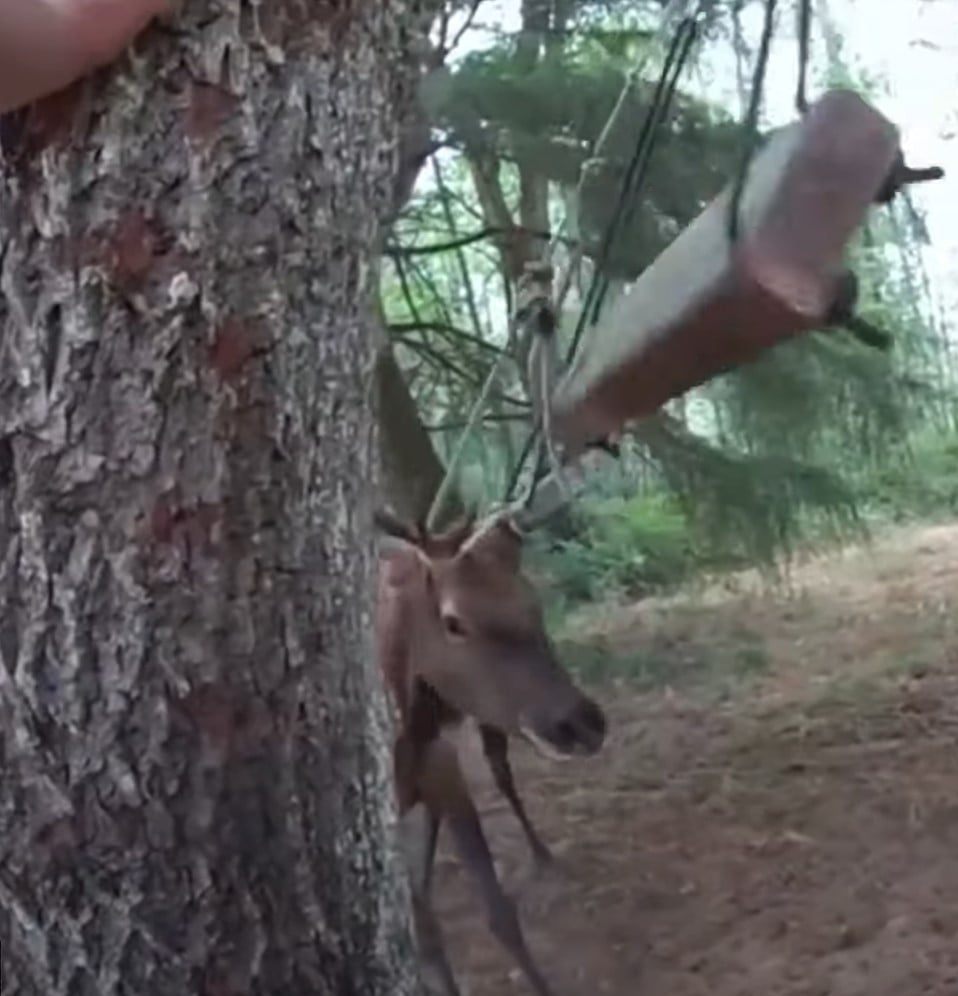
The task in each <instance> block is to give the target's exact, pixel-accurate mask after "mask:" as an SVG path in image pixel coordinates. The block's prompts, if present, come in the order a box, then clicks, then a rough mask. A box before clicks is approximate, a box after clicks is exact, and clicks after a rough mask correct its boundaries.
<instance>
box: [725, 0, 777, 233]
mask: <svg viewBox="0 0 958 996" xmlns="http://www.w3.org/2000/svg"><path fill="white" fill-rule="evenodd" d="M775 2H776V0H765V24H764V25H763V27H762V40H761V43H760V44H759V49H758V58H757V59H756V61H755V72H754V74H753V76H752V92H751V94H750V95H749V103H748V111H747V112H746V115H745V129H744V130H745V135H746V137H745V152H744V154H743V156H742V161H741V163H740V165H739V169H738V173H737V175H736V177H735V186H734V187H733V188H732V196H731V198H730V199H729V206H728V238H729V241H730V242H735V241H736V240H737V239H738V233H739V221H740V219H739V210H740V207H741V202H742V192H743V190H744V189H745V179H746V177H747V176H748V168H749V165H750V164H751V161H752V153H753V151H754V148H755V135H756V132H757V131H758V112H759V108H760V107H761V105H762V91H763V90H764V87H765V71H766V69H767V68H768V53H769V49H770V48H771V46H772V31H773V28H774V25H775Z"/></svg>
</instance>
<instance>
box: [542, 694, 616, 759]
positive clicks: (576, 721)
mask: <svg viewBox="0 0 958 996" xmlns="http://www.w3.org/2000/svg"><path fill="white" fill-rule="evenodd" d="M607 728H608V723H607V721H606V718H605V713H604V712H603V711H602V709H601V708H600V707H599V705H598V704H597V703H595V702H593V701H592V699H590V698H586V697H585V696H582V697H581V698H580V699H579V700H578V701H577V702H576V704H575V705H574V706H573V708H572V709H571V711H570V712H569V713H567V714H566V715H565V716H564V717H563V718H562V719H560V720H559V722H558V723H556V725H555V728H554V730H553V734H552V740H553V742H554V743H555V745H556V746H557V747H558V748H559V749H560V750H564V751H566V752H568V753H569V754H585V755H589V754H595V753H597V752H598V750H599V748H600V747H601V746H602V744H603V743H604V742H605V734H606V730H607Z"/></svg>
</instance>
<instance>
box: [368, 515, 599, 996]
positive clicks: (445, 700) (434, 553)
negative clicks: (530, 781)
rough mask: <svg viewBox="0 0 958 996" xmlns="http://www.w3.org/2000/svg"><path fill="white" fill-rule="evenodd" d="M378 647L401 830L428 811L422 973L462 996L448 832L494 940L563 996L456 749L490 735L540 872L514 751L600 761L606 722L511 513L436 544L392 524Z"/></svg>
mask: <svg viewBox="0 0 958 996" xmlns="http://www.w3.org/2000/svg"><path fill="white" fill-rule="evenodd" d="M376 518H377V525H378V527H379V529H380V530H381V531H382V532H384V533H385V534H386V546H385V549H384V551H383V557H382V560H381V564H380V582H379V595H378V603H377V616H376V637H377V644H378V653H379V663H380V668H381V670H382V674H383V678H384V681H385V683H386V686H387V689H388V692H389V693H390V696H391V698H392V700H393V702H394V704H395V706H396V711H397V713H398V721H399V722H398V732H397V736H396V740H395V745H394V755H393V760H394V775H395V784H396V793H397V802H398V807H399V811H400V815H401V818H402V819H403V820H404V822H407V818H408V814H410V812H411V811H412V810H413V809H414V807H417V806H418V807H419V813H420V814H421V816H422V819H423V822H422V823H421V824H420V826H419V832H420V833H421V839H420V841H419V845H420V847H419V852H420V853H419V854H418V855H417V857H416V859H415V861H414V862H413V865H414V867H412V868H411V873H412V874H411V878H412V892H413V912H414V916H415V925H416V933H417V940H418V943H419V948H420V956H421V959H422V964H423V968H424V969H426V970H428V971H429V972H430V973H431V974H432V975H433V980H434V982H433V984H434V985H436V986H437V988H438V990H439V991H440V992H441V993H442V994H443V996H457V994H458V988H457V986H456V983H455V981H454V978H453V975H452V971H451V969H450V967H449V964H448V961H447V959H446V956H445V952H444V949H443V945H442V940H441V934H440V931H439V928H438V924H437V923H436V921H435V917H434V914H433V911H432V907H431V905H430V902H429V891H430V884H431V876H432V866H433V861H434V857H435V849H436V839H437V835H438V831H439V826H440V823H441V822H442V821H445V823H446V825H447V826H448V828H449V830H450V831H451V834H452V837H453V841H454V843H455V845H456V849H457V851H458V853H459V856H460V858H461V860H462V862H463V864H464V865H465V867H466V869H467V870H468V872H469V873H470V875H471V877H472V879H473V880H474V882H475V885H476V886H477V888H478V890H479V892H480V894H481V897H482V901H483V904H484V907H485V912H486V917H487V921H488V924H489V929H490V931H491V932H492V934H493V936H494V937H495V938H496V939H497V940H498V941H499V943H500V944H501V945H502V946H503V947H504V948H505V949H506V951H507V952H508V953H509V954H510V955H511V957H512V958H513V959H514V960H515V962H516V963H517V965H518V966H519V968H520V970H521V971H522V973H523V975H524V976H525V978H526V980H527V981H528V983H529V984H530V986H531V987H532V989H533V990H534V991H535V992H536V993H537V994H538V996H552V990H551V989H550V987H549V985H548V983H547V982H546V980H545V978H544V977H543V975H542V973H541V972H540V970H539V968H538V967H537V965H536V963H535V962H534V961H533V959H532V956H531V955H530V953H529V950H528V948H527V946H526V942H525V939H524V936H523V932H522V927H521V925H520V923H519V919H518V916H517V914H516V908H515V904H514V903H513V901H512V899H511V898H510V897H509V896H508V895H507V894H506V892H505V891H504V889H503V887H502V885H501V884H500V882H499V879H498V876H497V874H496V869H495V865H494V862H493V858H492V854H491V852H490V850H489V845H488V843H487V842H486V838H485V835H484V833H483V829H482V826H481V823H480V821H479V815H478V812H477V810H476V807H475V804H474V803H473V801H472V798H471V796H470V793H469V789H468V786H467V784H466V781H465V778H464V776H463V772H462V770H461V768H460V765H459V759H458V756H457V754H456V750H455V746H454V744H453V743H451V742H450V740H449V739H448V738H447V737H445V736H444V733H445V732H447V731H448V730H449V729H450V728H452V727H455V726H458V725H459V724H460V723H462V721H463V720H464V719H465V718H466V717H470V718H472V719H473V720H475V721H476V722H477V723H478V726H479V731H480V736H481V738H482V744H483V749H484V754H485V757H486V759H487V761H488V763H489V766H490V768H491V771H492V774H493V777H494V780H495V783H496V785H497V787H498V788H499V790H500V791H501V792H502V793H503V795H504V796H505V797H506V799H507V800H508V801H509V804H510V806H511V807H512V810H513V811H514V813H515V815H516V817H517V818H518V820H519V822H520V823H521V825H522V828H523V831H524V833H525V836H526V839H527V841H528V843H529V846H530V848H531V850H532V854H533V858H534V860H535V861H536V862H537V863H538V864H543V863H548V862H549V861H550V860H551V855H550V852H549V849H548V848H547V847H546V845H545V844H544V843H543V842H542V841H541V840H540V838H539V836H538V834H537V833H536V831H535V829H534V827H533V826H532V823H531V822H530V820H529V817H528V815H527V814H526V811H525V808H524V806H523V805H522V801H521V800H520V798H519V795H518V793H517V791H516V787H515V782H514V779H513V776H512V770H511V767H510V765H509V756H508V738H509V737H510V736H514V735H518V736H521V737H524V738H525V739H526V740H528V741H531V743H532V744H533V745H534V746H535V747H537V748H538V749H539V750H540V751H542V752H544V753H546V754H547V755H548V756H550V757H552V758H563V759H565V758H570V757H572V756H575V755H580V756H585V755H592V754H595V753H596V752H597V751H598V750H599V749H600V748H601V746H602V744H603V742H604V740H605V733H606V718H605V714H604V713H603V711H602V709H601V708H600V707H599V706H598V705H597V704H596V703H595V702H594V701H593V700H592V699H590V698H589V697H588V696H586V695H585V694H584V693H583V692H582V691H581V690H580V689H579V688H577V687H576V685H575V684H574V682H573V681H572V679H571V677H570V676H569V674H568V673H567V671H566V670H565V669H564V668H563V667H562V666H561V664H560V663H559V662H558V660H557V659H556V655H555V652H554V650H553V647H552V643H551V641H550V639H549V637H548V634H547V633H546V630H545V625H544V620H543V614H542V608H541V604H540V601H539V599H538V596H537V593H536V591H535V588H534V587H533V585H532V584H531V582H530V581H529V580H528V578H526V577H525V575H524V574H523V573H522V570H521V555H522V535H521V533H520V532H519V529H518V527H517V524H516V521H515V519H514V517H513V516H512V515H511V514H509V513H500V514H498V515H495V516H493V517H491V518H489V519H488V520H487V521H486V522H485V523H482V524H480V525H479V526H476V524H475V516H474V515H470V516H467V517H466V519H465V520H464V521H463V522H461V523H459V524H457V525H455V526H453V527H452V528H450V529H448V530H446V531H445V532H443V533H432V534H430V533H429V532H428V531H427V530H426V529H425V528H424V527H422V526H420V527H415V528H413V527H411V526H409V525H407V524H405V523H403V522H401V521H399V520H398V519H396V518H395V517H393V516H391V515H389V514H388V513H385V512H379V513H377V517H376Z"/></svg>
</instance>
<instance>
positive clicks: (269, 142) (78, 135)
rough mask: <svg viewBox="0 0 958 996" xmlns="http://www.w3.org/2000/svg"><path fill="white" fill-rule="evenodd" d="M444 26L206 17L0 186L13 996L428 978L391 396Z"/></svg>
mask: <svg viewBox="0 0 958 996" xmlns="http://www.w3.org/2000/svg"><path fill="white" fill-rule="evenodd" d="M422 17H423V11H422V4H418V5H417V4H416V3H414V2H413V0H378V2H376V0H364V2H363V3H358V2H353V3H351V2H346V3H337V4H331V3H318V4H297V3H293V2H290V0H287V2H282V3H281V2H276V3H270V4H259V5H248V4H244V3H241V2H240V0H218V2H215V3H199V2H194V3H190V4H188V5H187V10H186V12H185V13H184V14H183V15H182V16H181V17H180V18H179V20H178V23H177V25H176V33H175V34H174V33H173V32H170V31H169V30H167V31H166V32H165V33H161V32H160V31H157V32H154V33H153V34H152V35H151V36H150V37H149V38H148V40H147V41H146V42H145V43H144V44H142V45H141V46H139V47H140V49H141V51H140V52H139V53H138V54H136V55H135V57H134V58H132V59H131V60H130V61H129V62H128V63H127V64H126V65H125V67H123V71H122V72H117V73H112V74H106V78H105V79H99V80H96V81H92V82H91V81H87V82H85V83H83V84H81V85H78V86H76V87H73V88H71V89H70V90H69V91H68V92H67V93H65V94H62V95H60V96H58V97H57V98H54V99H51V100H49V101H45V102H44V103H43V104H42V105H40V106H38V107H36V108H34V109H33V110H32V111H31V113H30V114H29V115H28V118H27V121H26V123H25V125H24V126H23V128H22V129H21V133H20V136H19V141H18V143H17V148H16V149H15V150H14V158H13V161H11V160H10V159H9V158H8V160H7V163H6V165H5V167H4V169H5V172H4V174H3V181H2V183H0V266H2V272H0V288H2V294H3V296H2V298H0V948H2V952H3V955H2V957H3V980H2V987H3V992H4V993H11V994H14V993H16V994H18V996H34V994H35V996H56V994H70V996H74V994H75V996H80V994H86V993H91V994H92V993H98V994H121V993H122V994H130V996H132V994H144V996H145V994H149V996H164V994H175V996H187V994H197V996H227V994H228V996H254V994H256V996H260V994H262V996H268V994H277V996H279V994H283V996H291V994H296V996H314V994H330V996H333V994H335V996H345V994H383V996H385V994H405V993H412V992H414V991H416V986H417V979H416V973H415V970H414V965H413V959H412V957H411V950H412V949H411V943H410V934H409V930H408V923H407V902H406V899H407V896H406V885H405V879H404V876H403V874H402V871H401V866H400V864H399V861H398V848H397V847H396V840H395V834H394V831H395V811H394V803H393V793H392V786H391V778H390V767H389V765H388V754H387V737H388V735H389V727H388V717H387V712H386V710H385V708H384V700H383V694H382V688H381V683H380V678H379V674H378V670H377V668H376V663H375V659H374V656H373V653H372V649H371V639H370V637H371V633H370V608H371V604H370V590H371V585H370V581H371V574H372V570H373V559H372V555H371V554H372V549H371V542H372V541H371V530H370V527H369V523H370V512H371V499H372V494H371V488H370V486H369V485H370V482H371V481H374V479H375V465H376V460H375V446H374V443H375V440H374V432H373V422H372V413H371V406H370V404H369V401H370V396H371V392H372V370H373V361H374V351H375V342H374V337H373V335H372V322H373V321H374V318H373V315H372V311H371V300H372V298H371V295H372V293H373V291H374V288H373V287H372V286H371V282H370V275H371V274H372V273H373V272H374V270H375V268H374V267H371V266H370V263H371V260H372V256H373V253H374V252H375V248H376V245H377V227H378V221H379V219H380V218H381V217H383V216H385V215H386V214H387V213H388V211H389V209H390V206H391V199H392V194H393V189H394V184H395V181H396V176H395V167H396V143H397V125H396V122H397V121H398V120H399V119H400V118H401V116H402V115H401V109H402V108H401V105H402V103H403V102H404V101H407V100H409V99H411V98H412V94H413V91H412V88H411V82H412V79H413V60H412V59H410V58H408V55H409V52H410V49H411V40H412V38H411V35H412V32H411V28H412V27H413V26H414V25H416V26H418V25H420V24H421V22H422ZM6 137H7V138H8V139H9V131H8V132H7V133H6ZM7 154H8V157H9V154H10V150H9V148H8V149H7Z"/></svg>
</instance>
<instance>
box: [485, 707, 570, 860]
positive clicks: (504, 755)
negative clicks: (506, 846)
mask: <svg viewBox="0 0 958 996" xmlns="http://www.w3.org/2000/svg"><path fill="white" fill-rule="evenodd" d="M479 734H480V736H481V737H482V749H483V752H484V753H485V755H486V761H487V762H488V764H489V768H490V770H491V771H492V777H493V778H494V779H495V782H496V787H497V788H498V789H499V791H500V792H501V793H502V794H503V795H504V796H505V797H506V799H508V800H509V805H510V806H512V811H513V812H514V813H515V814H516V817H517V818H518V820H519V822H520V823H521V824H522V829H523V830H524V831H525V835H526V840H527V841H528V842H529V847H530V849H531V850H532V857H533V859H534V860H535V863H536V865H537V866H538V867H540V868H541V867H543V866H545V865H550V864H552V861H553V858H552V852H551V851H550V850H549V848H548V847H546V845H545V844H543V842H542V840H541V839H540V837H539V835H538V834H537V833H536V831H535V827H533V825H532V821H531V820H530V819H529V817H528V815H527V813H526V807H525V806H523V804H522V800H521V799H520V798H519V793H518V792H517V791H516V783H515V779H514V778H513V777H512V766H511V765H510V764H509V739H508V737H507V736H506V735H505V734H504V733H503V732H502V731H501V730H497V729H496V728H495V727H492V726H483V725H481V724H480V726H479Z"/></svg>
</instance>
